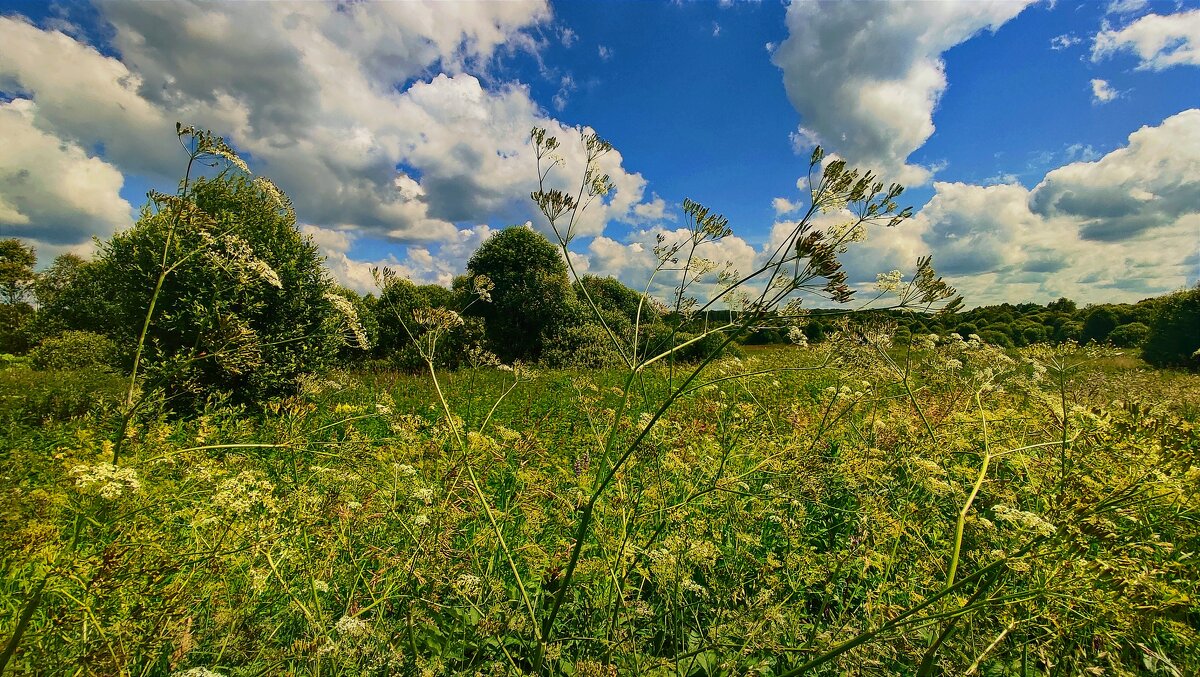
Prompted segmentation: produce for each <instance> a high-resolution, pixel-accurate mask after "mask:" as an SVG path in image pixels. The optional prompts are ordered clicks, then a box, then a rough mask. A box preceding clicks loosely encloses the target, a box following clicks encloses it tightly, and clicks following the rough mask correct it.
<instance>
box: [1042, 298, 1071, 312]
mask: <svg viewBox="0 0 1200 677" xmlns="http://www.w3.org/2000/svg"><path fill="white" fill-rule="evenodd" d="M1046 309H1047V310H1052V311H1054V312H1056V313H1073V312H1075V302H1074V301H1072V300H1071V299H1069V298H1066V297H1060V298H1059V299H1058V300H1057V301H1051V302H1050V303H1047V304H1046Z"/></svg>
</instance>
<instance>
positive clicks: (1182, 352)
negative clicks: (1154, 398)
mask: <svg viewBox="0 0 1200 677" xmlns="http://www.w3.org/2000/svg"><path fill="white" fill-rule="evenodd" d="M1197 351H1200V286H1196V287H1193V288H1192V289H1188V290H1186V291H1179V292H1175V293H1174V294H1171V295H1170V296H1167V297H1165V298H1162V299H1160V300H1159V302H1158V312H1157V313H1156V314H1155V316H1154V323H1153V324H1151V325H1150V334H1149V336H1147V337H1146V343H1145V345H1144V346H1143V348H1142V358H1143V359H1145V360H1146V361H1147V362H1149V363H1150V364H1152V365H1154V366H1156V367H1189V368H1191V369H1196V368H1200V355H1198V354H1197Z"/></svg>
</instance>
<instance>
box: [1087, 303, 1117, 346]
mask: <svg viewBox="0 0 1200 677" xmlns="http://www.w3.org/2000/svg"><path fill="white" fill-rule="evenodd" d="M1119 323H1120V318H1118V317H1117V313H1116V311H1115V310H1113V309H1112V308H1110V307H1108V306H1099V307H1097V308H1094V309H1092V311H1091V312H1090V313H1088V316H1087V319H1085V320H1084V321H1083V335H1082V336H1081V337H1080V338H1081V339H1082V340H1083V342H1084V343H1086V342H1088V341H1095V342H1097V343H1101V342H1103V341H1105V340H1107V339H1108V335H1109V333H1110V332H1112V330H1113V329H1116V328H1117V325H1118V324H1119Z"/></svg>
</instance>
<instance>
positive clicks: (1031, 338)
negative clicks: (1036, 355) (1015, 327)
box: [1021, 325, 1046, 345]
mask: <svg viewBox="0 0 1200 677" xmlns="http://www.w3.org/2000/svg"><path fill="white" fill-rule="evenodd" d="M1045 340H1046V328H1045V327H1039V326H1037V325H1026V326H1024V327H1022V328H1021V341H1022V343H1023V344H1024V345H1033V344H1034V343H1041V342H1042V341H1045Z"/></svg>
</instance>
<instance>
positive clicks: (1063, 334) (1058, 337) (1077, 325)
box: [1054, 320, 1083, 343]
mask: <svg viewBox="0 0 1200 677" xmlns="http://www.w3.org/2000/svg"><path fill="white" fill-rule="evenodd" d="M1082 336H1083V323H1082V322H1075V321H1073V320H1069V321H1067V322H1063V323H1062V324H1061V325H1059V327H1058V329H1057V330H1056V331H1055V332H1054V340H1055V341H1058V342H1059V343H1061V342H1063V341H1078V340H1079V339H1080V338H1081V337H1082Z"/></svg>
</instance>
